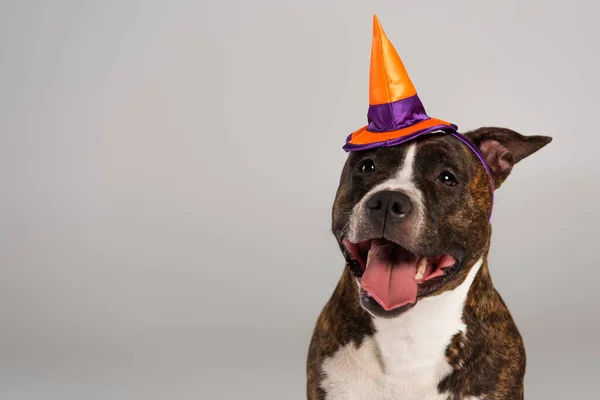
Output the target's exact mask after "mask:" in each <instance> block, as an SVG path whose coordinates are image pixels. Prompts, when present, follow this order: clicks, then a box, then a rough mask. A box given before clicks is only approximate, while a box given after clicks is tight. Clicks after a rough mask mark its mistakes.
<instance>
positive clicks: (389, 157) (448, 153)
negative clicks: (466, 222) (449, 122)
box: [348, 134, 472, 170]
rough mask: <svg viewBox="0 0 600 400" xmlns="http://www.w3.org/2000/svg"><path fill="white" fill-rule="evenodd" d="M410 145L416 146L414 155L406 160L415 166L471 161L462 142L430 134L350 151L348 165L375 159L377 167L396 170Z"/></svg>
mask: <svg viewBox="0 0 600 400" xmlns="http://www.w3.org/2000/svg"><path fill="white" fill-rule="evenodd" d="M411 147H416V149H415V150H414V152H413V155H414V156H413V157H409V159H410V160H408V161H409V162H412V163H414V164H415V166H419V165H421V166H427V165H436V164H439V163H444V162H453V163H454V164H456V167H460V164H463V165H464V164H468V163H469V162H471V161H472V160H471V158H470V157H468V156H467V157H465V153H466V152H465V149H464V144H462V143H461V142H460V141H459V140H457V139H456V138H454V137H452V136H451V135H447V134H431V135H424V136H422V137H420V138H418V139H415V140H411V141H408V142H406V143H403V144H401V145H398V146H392V147H381V148H377V149H373V150H366V151H359V152H354V153H351V154H350V157H349V159H348V165H349V166H355V165H359V164H360V163H361V162H363V161H364V160H375V161H376V162H377V164H378V166H379V167H382V166H383V167H385V168H389V169H390V170H392V169H395V170H398V169H401V168H402V167H403V166H404V164H405V163H406V161H407V157H406V156H407V153H408V149H409V148H411Z"/></svg>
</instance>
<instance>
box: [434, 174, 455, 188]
mask: <svg viewBox="0 0 600 400" xmlns="http://www.w3.org/2000/svg"><path fill="white" fill-rule="evenodd" d="M438 179H439V180H440V182H442V183H443V184H444V185H447V186H455V185H457V184H458V180H457V179H456V177H455V176H454V175H452V174H451V173H450V172H448V171H444V172H442V173H441V174H440V176H439V177H438Z"/></svg>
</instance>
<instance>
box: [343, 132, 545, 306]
mask: <svg viewBox="0 0 600 400" xmlns="http://www.w3.org/2000/svg"><path fill="white" fill-rule="evenodd" d="M465 136H466V137H467V138H469V140H470V141H471V142H472V143H473V144H474V145H475V146H476V147H477V148H478V149H479V151H480V153H481V154H482V155H483V157H484V158H485V160H486V162H487V164H488V166H489V169H490V172H491V175H492V179H493V181H494V187H495V188H496V189H497V188H498V187H500V185H501V184H502V182H504V180H505V179H506V178H507V177H508V175H509V173H510V171H511V169H512V167H513V166H514V164H516V163H517V162H518V161H520V160H522V159H523V158H525V157H527V156H529V155H531V154H533V153H534V152H536V151H537V150H539V149H540V148H542V147H543V146H545V145H546V144H548V143H549V142H550V141H551V138H549V137H545V136H523V135H520V134H518V133H516V132H514V131H511V130H508V129H502V128H481V129H478V130H476V131H473V132H469V133H467V134H466V135H465ZM492 199H493V196H492V185H491V183H490V177H489V176H488V174H487V172H486V170H485V168H484V166H483V164H482V162H481V161H480V160H479V159H478V158H477V156H476V155H475V153H474V152H473V151H472V150H471V149H469V148H468V147H467V146H466V145H465V144H464V143H463V142H461V141H460V140H458V139H457V138H455V137H453V136H451V135H448V134H445V133H440V134H428V135H424V136H421V137H420V138H418V139H415V140H412V141H409V142H407V143H405V144H402V145H399V146H395V147H382V148H377V149H373V150H364V151H357V152H353V153H351V154H350V155H349V157H348V159H347V161H346V164H345V166H344V169H343V171H342V176H341V179H340V186H339V188H338V191H337V195H336V199H335V202H334V206H333V232H334V234H335V236H336V238H337V240H338V242H339V244H340V247H341V249H342V252H343V254H344V256H345V258H346V261H347V266H348V268H350V271H351V272H352V274H353V276H354V277H355V278H356V279H357V281H358V282H359V284H360V286H361V289H360V291H359V292H360V294H359V296H360V302H361V305H362V306H363V307H364V308H365V309H366V310H367V311H369V312H370V313H371V314H373V315H376V316H380V317H386V318H390V317H394V316H397V315H399V314H401V313H402V312H404V311H406V310H408V309H410V308H411V307H413V306H414V305H415V304H416V302H417V301H418V300H419V299H420V298H423V297H427V296H433V295H436V294H439V293H441V292H444V291H447V290H452V289H454V288H456V287H457V286H458V285H459V284H460V283H461V282H462V281H463V280H464V279H465V277H466V276H467V274H468V272H469V270H470V268H471V267H472V266H473V264H474V263H475V262H476V261H477V260H478V259H480V258H481V257H482V256H484V254H485V253H486V252H487V249H488V246H489V237H490V232H491V231H490V224H489V216H490V212H491V209H492V201H493V200H492Z"/></svg>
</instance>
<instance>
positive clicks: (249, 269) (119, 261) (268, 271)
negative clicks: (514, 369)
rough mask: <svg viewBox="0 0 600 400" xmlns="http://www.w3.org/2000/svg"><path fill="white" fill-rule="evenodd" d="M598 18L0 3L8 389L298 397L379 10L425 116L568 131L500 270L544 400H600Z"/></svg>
mask: <svg viewBox="0 0 600 400" xmlns="http://www.w3.org/2000/svg"><path fill="white" fill-rule="evenodd" d="M595 3H596V2H594V1H593V0H590V1H569V2H565V1H563V2H549V1H542V0H538V1H528V2H522V1H506V0H503V1H495V2H482V1H452V2H448V1H444V0H440V1H430V2H427V1H423V2H416V1H393V2H392V1H389V2H388V1H368V2H367V1H365V2H355V3H350V2H349V1H345V0H336V1H334V0H331V1H322V0H320V1H317V0H311V1H309V0H303V1H277V0H254V1H244V0H232V1H227V2H217V1H213V2H206V1H197V0H196V1H169V2H166V1H165V2H160V1H148V0H139V1H136V0H126V1H125V0H118V1H117V0H111V1H95V2H94V1H75V0H72V1H66V0H61V1H58V0H55V1H41V0H39V1H33V0H30V1H27V0H13V1H7V0H3V1H1V2H0V50H1V53H0V135H1V136H0V179H1V186H0V187H1V192H0V323H1V325H0V399H2V400H17V399H110V400H113V399H114V400H120V399H145V400H154V399H236V398H246V399H284V398H285V399H302V398H304V385H305V381H304V361H305V353H306V348H307V345H308V341H309V338H310V334H311V330H312V328H313V324H314V322H315V319H316V317H317V315H318V313H319V312H320V310H321V307H322V306H323V305H324V304H325V302H326V301H327V299H328V297H329V295H330V293H331V291H332V290H333V288H334V285H335V283H336V281H337V279H338V277H339V275H340V273H341V271H342V267H343V260H342V257H341V256H340V254H339V250H338V248H337V246H336V244H335V242H334V239H333V237H332V235H331V234H330V233H329V223H330V207H331V202H332V200H333V196H334V193H335V190H336V185H337V181H338V177H339V173H340V170H341V167H342V164H343V162H344V159H345V153H344V152H343V151H342V150H341V146H342V144H343V143H344V139H345V137H346V135H347V134H348V133H350V132H351V131H352V130H354V129H356V128H358V127H360V126H362V125H363V124H364V123H365V119H366V107H367V101H368V96H367V85H368V68H369V54H370V40H371V15H372V13H374V12H375V13H377V14H378V15H379V16H380V18H381V20H382V23H383V26H384V28H385V29H386V31H387V33H388V36H389V37H390V38H391V40H392V41H393V42H394V43H395V45H396V48H397V49H398V51H399V53H400V54H401V56H402V57H403V59H404V61H405V64H406V66H407V68H408V70H409V72H410V74H411V77H412V79H413V81H414V83H415V85H416V87H417V88H418V90H419V93H420V95H421V98H422V99H423V100H424V102H425V105H426V107H427V110H428V111H429V113H430V114H432V115H435V116H437V117H440V118H446V119H449V120H451V121H453V122H455V123H457V124H458V125H459V126H460V127H461V128H462V130H463V131H464V130H468V129H472V128H477V127H479V126H482V125H500V126H506V127H510V128H513V129H515V130H517V131H519V132H522V133H525V134H543V135H550V136H553V137H554V139H555V140H554V142H553V143H552V144H551V145H550V146H548V147H547V148H545V149H543V150H542V151H541V152H540V153H538V154H536V155H535V156H533V157H532V158H530V159H527V160H525V161H523V162H522V164H519V165H518V166H517V167H516V168H515V170H514V171H513V175H512V176H511V177H510V178H509V180H508V182H507V183H506V185H505V186H504V187H502V188H501V189H500V190H499V192H497V202H496V209H495V214H494V217H493V226H494V235H493V242H492V243H493V244H492V251H491V271H492V276H493V279H494V282H495V284H496V286H497V288H498V289H499V290H500V292H501V293H502V295H503V296H504V299H505V300H506V302H507V303H508V305H509V307H510V309H511V310H512V313H513V315H514V317H515V319H516V321H517V323H518V325H519V327H520V329H521V332H522V334H523V336H524V339H525V342H526V346H527V352H528V372H527V381H526V393H527V398H528V399H544V400H547V399H564V398H569V396H571V395H572V394H579V395H580V396H579V397H577V398H589V399H591V398H595V397H596V396H597V380H598V377H597V376H598V372H599V368H598V359H599V357H600V350H599V346H598V330H599V329H600V317H599V313H598V305H599V304H598V303H599V301H598V300H600V294H599V291H598V290H597V285H598V282H599V279H600V273H599V272H598V263H599V261H600V259H599V257H598V233H597V232H598V231H597V226H598V222H599V219H598V208H597V196H598V181H599V179H600V175H599V173H600V170H599V168H598V157H597V152H598V146H599V145H600V142H599V140H598V135H599V133H598V124H597V122H596V121H595V119H596V118H597V116H598V100H597V98H598V90H599V89H600V85H599V83H600V80H599V78H598V71H599V70H600V60H599V53H598V42H597V41H598V37H600V30H599V28H598V27H597V26H598V24H597V14H598V12H599V11H600V10H599V8H598V6H597V4H595ZM571 397H572V396H571Z"/></svg>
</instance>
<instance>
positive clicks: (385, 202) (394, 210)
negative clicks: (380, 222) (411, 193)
mask: <svg viewBox="0 0 600 400" xmlns="http://www.w3.org/2000/svg"><path fill="white" fill-rule="evenodd" d="M367 210H368V213H369V214H371V215H372V216H373V217H375V218H378V219H383V218H385V216H386V215H387V216H388V218H389V217H395V218H400V217H403V216H405V215H407V214H409V213H410V211H411V210H412V203H411V201H410V198H409V197H408V196H407V195H406V194H404V193H402V192H398V191H394V190H382V191H381V192H377V193H375V194H373V195H372V196H371V198H370V199H369V200H368V201H367Z"/></svg>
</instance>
